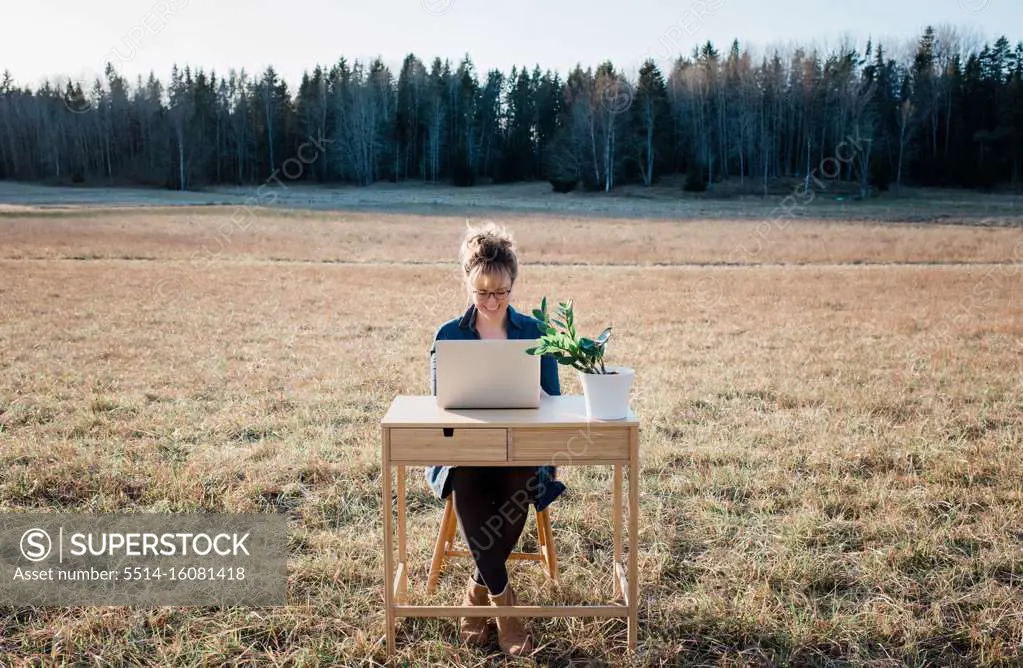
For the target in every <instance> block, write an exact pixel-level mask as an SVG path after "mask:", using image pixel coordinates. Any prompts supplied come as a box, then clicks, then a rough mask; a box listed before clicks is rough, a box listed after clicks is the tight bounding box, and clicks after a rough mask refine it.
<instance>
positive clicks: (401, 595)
mask: <svg viewBox="0 0 1023 668" xmlns="http://www.w3.org/2000/svg"><path fill="white" fill-rule="evenodd" d="M396 468H397V473H398V569H399V570H398V572H399V573H401V580H400V582H398V595H397V597H396V598H397V601H398V603H402V604H404V603H408V559H407V558H406V553H405V467H404V466H403V465H401V464H399V465H398V466H397V467H396Z"/></svg>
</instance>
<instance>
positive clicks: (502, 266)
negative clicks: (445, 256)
mask: <svg viewBox="0 0 1023 668" xmlns="http://www.w3.org/2000/svg"><path fill="white" fill-rule="evenodd" d="M459 257H460V259H461V261H462V271H463V272H464V275H465V280H466V284H467V285H468V282H469V281H470V280H471V279H472V276H473V274H474V273H476V274H477V275H479V274H490V273H493V272H507V273H508V276H509V277H510V278H511V282H512V285H515V279H516V278H518V275H519V260H518V258H517V257H516V255H515V240H514V239H513V238H512V235H511V233H510V232H508V230H506V229H505V228H504V227H499V226H498V225H496V224H495V223H492V222H487V223H484V224H482V225H479V226H475V227H473V226H471V225H469V224H468V223H467V224H466V230H465V238H464V239H463V240H462V247H461V249H460V251H459ZM469 287H471V286H469Z"/></svg>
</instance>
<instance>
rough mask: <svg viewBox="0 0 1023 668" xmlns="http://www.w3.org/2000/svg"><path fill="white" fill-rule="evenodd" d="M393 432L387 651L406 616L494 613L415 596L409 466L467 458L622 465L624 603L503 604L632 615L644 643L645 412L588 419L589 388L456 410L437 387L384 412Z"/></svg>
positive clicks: (529, 612) (619, 587) (386, 469)
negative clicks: (442, 403)
mask: <svg viewBox="0 0 1023 668" xmlns="http://www.w3.org/2000/svg"><path fill="white" fill-rule="evenodd" d="M380 427H381V438H382V439H383V447H382V449H381V453H382V457H383V460H382V469H381V473H382V475H381V479H382V480H383V490H382V501H383V504H382V508H383V515H384V605H385V609H386V627H387V657H388V658H391V657H392V656H393V655H394V636H395V623H396V621H395V620H396V618H397V617H469V616H471V617H492V616H494V609H493V608H491V607H485V606H461V605H445V606H417V605H409V604H408V590H409V586H408V561H407V554H406V548H405V467H406V466H430V465H434V464H445V465H461V466H531V465H536V466H542V465H551V466H579V465H610V466H614V485H613V490H612V509H613V510H612V515H613V523H612V524H613V533H614V566H613V568H614V573H613V574H612V576H613V577H612V581H613V582H614V585H615V595H616V597H621V598H623V599H624V604H618V605H581V606H549V607H548V606H528V605H517V606H508V607H502V608H501V615H502V616H518V617H626V618H628V646H629V649H630V650H632V649H635V647H636V634H637V624H638V610H639V605H638V604H639V589H638V579H637V561H636V557H637V539H638V536H639V530H638V525H639V484H638V481H639V420H638V419H637V418H636V415H635V413H634V412H632V411H629V415H628V416H627V417H626V418H625V419H623V420H613V421H611V420H607V421H605V420H588V419H587V418H586V404H585V402H584V398H583V396H582V395H570V396H564V395H562V396H545V397H543V398H542V399H541V403H540V407H539V408H536V409H502V410H490V409H477V410H450V411H445V410H441V409H438V408H437V404H436V397H434V396H432V395H424V396H408V395H403V396H398V397H395V398H394V401H393V402H392V403H391V406H390V408H389V409H388V410H387V414H386V415H385V416H384V418H383V420H381V422H380ZM625 466H628V467H629V503H628V510H629V513H628V514H629V537H628V538H629V549H628V561H627V562H626V561H625V560H623V558H622V510H623V498H622V468H623V467H625ZM392 469H396V471H397V480H398V485H397V490H396V491H397V518H398V522H397V524H398V553H397V561H396V560H395V554H394V526H393V523H394V519H393V517H392V511H393V510H394V506H393V504H392V499H391V493H392V481H391V470H392Z"/></svg>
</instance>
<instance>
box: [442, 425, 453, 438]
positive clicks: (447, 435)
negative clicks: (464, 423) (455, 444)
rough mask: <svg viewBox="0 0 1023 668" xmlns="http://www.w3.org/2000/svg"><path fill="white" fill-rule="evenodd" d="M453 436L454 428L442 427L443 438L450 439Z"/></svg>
mask: <svg viewBox="0 0 1023 668" xmlns="http://www.w3.org/2000/svg"><path fill="white" fill-rule="evenodd" d="M454 435H455V428H454V427H444V438H451V437H452V436H454Z"/></svg>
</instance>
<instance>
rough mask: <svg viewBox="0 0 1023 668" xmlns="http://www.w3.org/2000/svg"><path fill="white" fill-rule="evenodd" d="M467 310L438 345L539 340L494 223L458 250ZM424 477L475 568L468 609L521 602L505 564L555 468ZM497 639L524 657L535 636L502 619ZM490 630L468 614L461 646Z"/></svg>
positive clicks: (551, 377)
mask: <svg viewBox="0 0 1023 668" xmlns="http://www.w3.org/2000/svg"><path fill="white" fill-rule="evenodd" d="M460 257H461V262H462V270H463V272H464V277H465V287H466V290H467V292H468V302H469V303H468V308H467V309H466V311H465V313H464V314H463V315H462V316H461V317H458V318H454V319H452V320H449V321H447V322H445V323H444V324H443V325H441V326H440V327H439V328H438V329H437V333H436V335H435V336H434V342H436V341H438V340H447V339H534V338H538V337H540V336H541V335H542V333H543V332H542V329H541V327H542V325H541V323H540V321H539V320H537V319H536V318H533V317H531V316H528V315H525V314H523V313H519V312H518V311H516V310H515V309H513V308H512V307H511V305H510V304H509V301H510V297H511V292H512V289H513V288H514V286H515V280H516V279H517V278H518V271H519V266H518V259H517V258H516V255H515V245H514V241H513V240H512V238H511V236H510V235H509V234H508V233H507V232H506V231H505V230H503V229H501V228H498V227H497V226H495V225H494V224H493V223H489V224H487V225H484V226H483V227H480V228H469V229H468V230H467V231H466V235H465V239H464V240H463V242H462V247H461V252H460ZM434 348H435V347H431V350H430V375H431V380H430V382H431V386H432V388H433V394H436V393H437V366H436V356H435V349H434ZM540 388H541V394H544V395H559V394H561V386H560V383H559V381H558V363H557V360H555V359H554V357H553V356H552V355H543V356H541V358H540ZM426 478H427V480H428V481H429V483H430V487H431V488H432V489H433V492H434V494H435V495H436V496H438V497H439V498H442V499H443V498H447V495H448V494H452V495H453V498H452V502H453V504H454V507H455V514H456V515H457V516H458V525H459V527H460V528H461V531H462V538H463V539H464V540H465V542H466V545H468V546H469V549H470V551H471V553H472V556H473V560H474V561H475V563H476V569H475V572H474V573H473V575H472V577H471V578H470V579H469V582H468V585H467V588H466V592H465V596H464V598H463V600H462V604H463V605H487V604H488V602H489V604H490V605H493V606H502V605H516V603H517V601H516V597H515V592H514V591H513V589H512V587H511V585H510V584H509V582H508V570H507V566H506V562H507V559H508V555H509V554H511V552H512V551H513V550H514V548H515V545H516V544H517V543H518V540H519V536H521V535H522V530H523V528H524V527H525V524H526V517H527V516H528V514H529V504H530V503H532V504H533V505H534V506H535V507H536V510H537V512H539V511H540V510H543V509H544V508H546V507H547V505H548V504H550V503H551V501H553V500H554V499H556V498H557V497H558V496H560V495H561V493H562V492H564V491H565V485H564V484H563V483H561V482H559V481H557V480H555V479H554V469H553V467H549V466H543V467H540V468H536V467H532V466H528V467H514V466H505V467H488V466H478V467H474V466H457V467H455V466H431V467H429V468H428V469H427V470H426ZM496 621H497V635H498V642H499V644H500V646H501V649H503V650H504V651H505V652H507V653H508V654H511V655H512V656H523V655H527V654H529V653H530V652H531V651H532V649H533V642H532V638H531V637H530V635H529V633H528V632H527V631H526V629H525V628H524V626H523V624H522V621H523V620H522V619H521V618H517V617H497V618H496ZM489 631H490V628H489V626H488V620H487V619H486V618H484V617H463V618H462V619H461V621H460V624H459V633H460V636H461V638H462V640H463V641H465V642H468V643H472V644H477V645H482V644H485V643H486V642H487V639H488V635H489Z"/></svg>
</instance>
